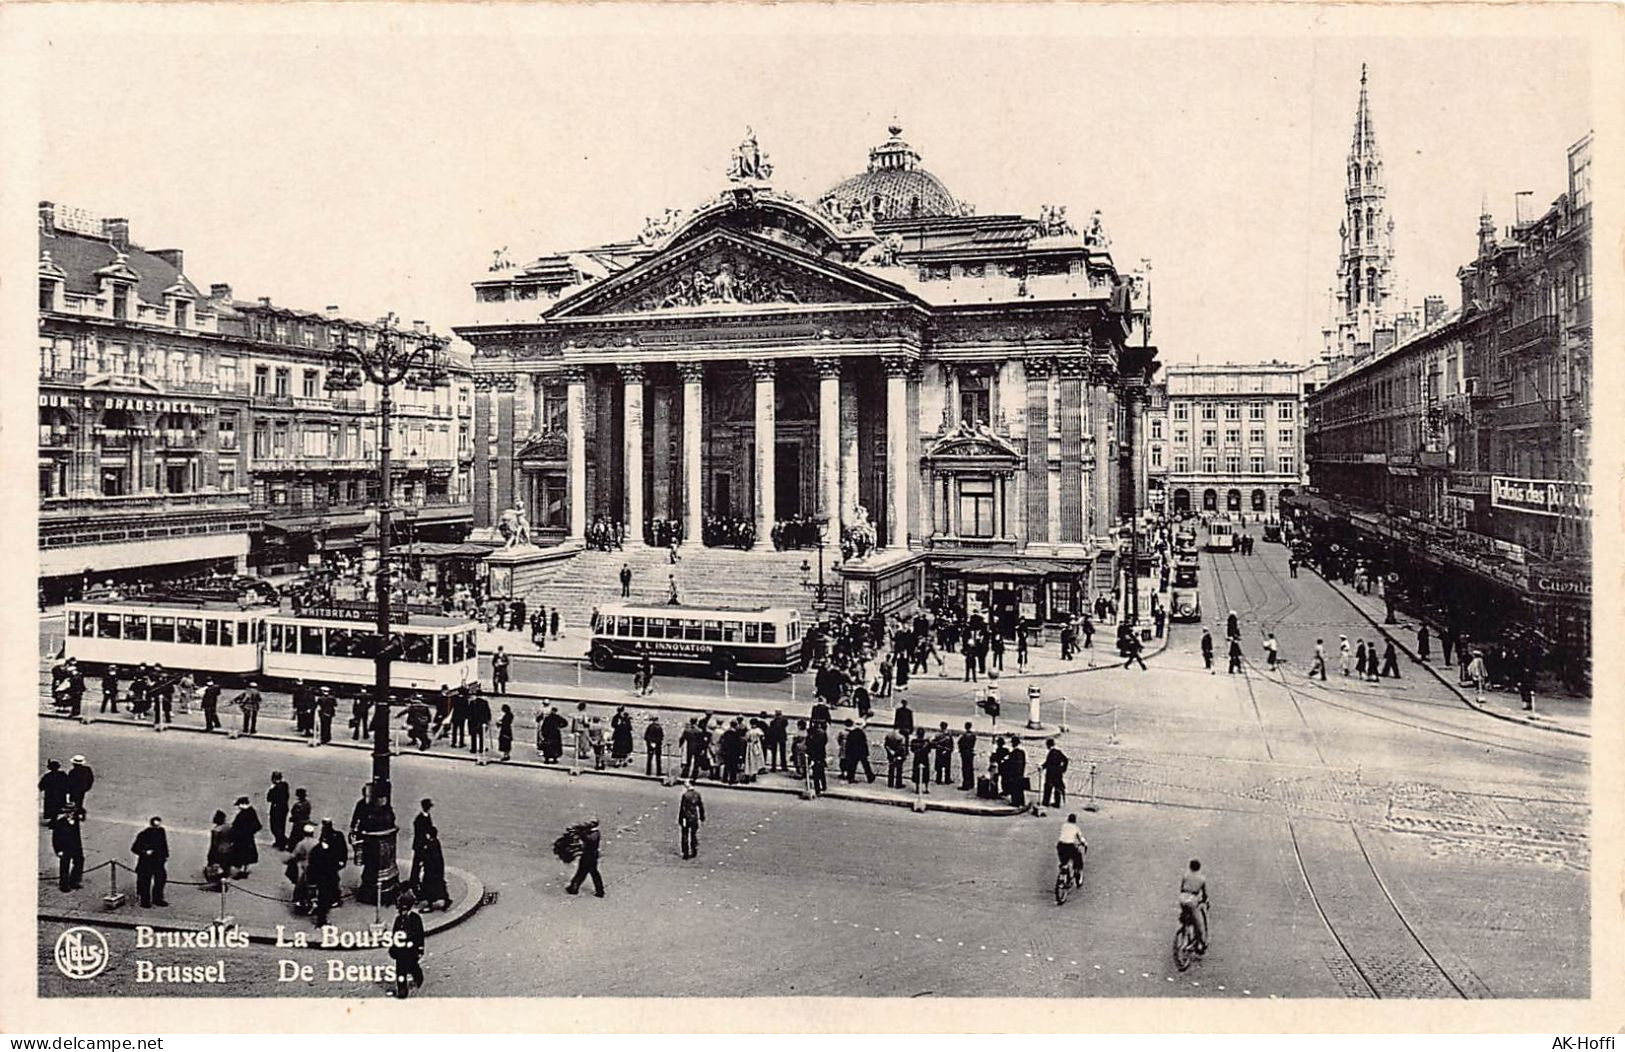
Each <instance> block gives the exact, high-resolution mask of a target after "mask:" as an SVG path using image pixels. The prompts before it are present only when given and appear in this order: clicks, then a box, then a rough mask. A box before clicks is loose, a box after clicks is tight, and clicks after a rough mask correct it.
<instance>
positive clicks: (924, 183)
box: [818, 124, 960, 220]
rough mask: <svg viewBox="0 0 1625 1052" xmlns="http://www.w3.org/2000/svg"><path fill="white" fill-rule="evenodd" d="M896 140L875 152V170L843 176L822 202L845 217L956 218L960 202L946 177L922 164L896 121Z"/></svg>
mask: <svg viewBox="0 0 1625 1052" xmlns="http://www.w3.org/2000/svg"><path fill="white" fill-rule="evenodd" d="M888 130H889V131H890V132H891V138H889V139H887V140H886V141H885V142H884V143H882V144H881V145H879V146H876V147H874V148H873V149H871V150H870V151H869V170H868V171H866V172H860V173H859V174H857V175H854V176H852V177H851V178H850V179H843V180H841V181H840V182H839V183H836V184H835V185H834V186H833V187H831V188H830V189H829V190H827V191H825V192H824V194H823V195H822V196H820V197H819V199H818V203H819V205H820V206H821V207H822V208H823V209H824V210H825V211H826V212H828V213H830V214H832V215H835V216H837V217H839V218H842V219H854V218H863V219H868V220H876V219H911V218H915V217H925V216H956V215H959V214H960V207H959V202H957V201H955V200H954V195H953V194H951V193H949V192H948V188H947V187H946V186H943V185H942V180H940V179H938V178H937V177H936V176H934V175H932V174H931V173H930V172H928V171H926V170H925V169H924V168H921V167H920V155H919V154H917V153H915V152H914V150H913V148H912V147H910V146H909V144H908V143H906V142H904V141H903V129H902V128H900V127H898V126H897V125H895V124H894V125H892V126H891V127H890V128H889V129H888Z"/></svg>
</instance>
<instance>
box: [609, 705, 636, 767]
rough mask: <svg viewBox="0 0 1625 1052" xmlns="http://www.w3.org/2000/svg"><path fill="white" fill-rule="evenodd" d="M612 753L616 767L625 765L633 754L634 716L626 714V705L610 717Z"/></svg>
mask: <svg viewBox="0 0 1625 1052" xmlns="http://www.w3.org/2000/svg"><path fill="white" fill-rule="evenodd" d="M609 726H610V730H611V735H610V755H611V756H613V757H614V758H615V766H616V767H625V766H626V764H627V760H628V758H629V757H630V756H631V755H632V717H631V716H628V715H627V714H626V706H624V705H622V706H620V707H619V708H617V709H616V710H615V715H614V716H611V717H610V720H609Z"/></svg>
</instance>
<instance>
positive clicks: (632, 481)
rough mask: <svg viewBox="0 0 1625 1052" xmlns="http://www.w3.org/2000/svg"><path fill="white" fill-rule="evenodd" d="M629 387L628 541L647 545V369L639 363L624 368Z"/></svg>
mask: <svg viewBox="0 0 1625 1052" xmlns="http://www.w3.org/2000/svg"><path fill="white" fill-rule="evenodd" d="M620 370H621V383H622V384H623V385H624V387H625V392H624V402H623V406H622V410H623V411H622V425H621V434H622V438H623V439H624V442H623V448H624V449H625V450H626V519H625V522H626V540H627V543H628V544H642V543H643V381H644V376H645V374H644V369H643V366H642V365H641V364H638V363H636V362H632V363H628V364H626V365H622V366H621V367H620Z"/></svg>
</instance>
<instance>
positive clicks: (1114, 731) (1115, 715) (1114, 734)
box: [1106, 705, 1118, 745]
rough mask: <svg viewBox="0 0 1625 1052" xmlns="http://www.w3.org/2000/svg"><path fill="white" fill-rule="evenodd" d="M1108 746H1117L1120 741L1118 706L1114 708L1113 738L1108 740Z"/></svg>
mask: <svg viewBox="0 0 1625 1052" xmlns="http://www.w3.org/2000/svg"><path fill="white" fill-rule="evenodd" d="M1106 744H1107V745H1116V744H1118V741H1117V706H1116V705H1113V706H1112V734H1111V737H1109V738H1107V739H1106Z"/></svg>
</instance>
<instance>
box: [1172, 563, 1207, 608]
mask: <svg viewBox="0 0 1625 1052" xmlns="http://www.w3.org/2000/svg"><path fill="white" fill-rule="evenodd" d="M1168 616H1169V617H1171V618H1172V619H1173V620H1175V621H1200V620H1202V588H1201V585H1200V584H1199V583H1198V580H1197V574H1196V563H1195V561H1194V560H1193V561H1186V560H1183V559H1182V560H1179V561H1178V562H1176V563H1175V564H1174V580H1173V588H1172V589H1171V590H1170V592H1169V593H1168Z"/></svg>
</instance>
